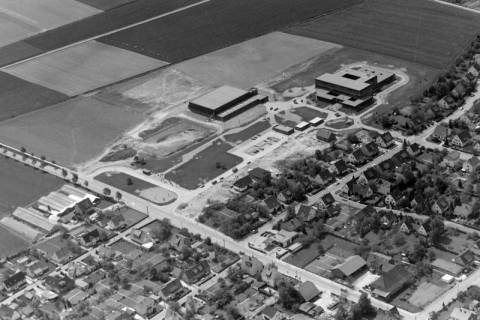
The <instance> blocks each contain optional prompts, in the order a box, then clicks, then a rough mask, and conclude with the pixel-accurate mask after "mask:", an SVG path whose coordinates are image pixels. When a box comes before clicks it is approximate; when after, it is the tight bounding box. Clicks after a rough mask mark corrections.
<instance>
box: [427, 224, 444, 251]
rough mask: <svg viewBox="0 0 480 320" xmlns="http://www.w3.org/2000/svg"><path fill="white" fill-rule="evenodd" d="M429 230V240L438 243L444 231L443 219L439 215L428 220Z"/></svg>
mask: <svg viewBox="0 0 480 320" xmlns="http://www.w3.org/2000/svg"><path fill="white" fill-rule="evenodd" d="M430 230H431V231H430V240H431V241H432V243H433V244H434V245H437V244H439V243H440V241H441V240H442V236H443V233H444V232H445V225H444V223H443V220H442V219H441V218H439V217H435V218H433V219H432V220H430Z"/></svg>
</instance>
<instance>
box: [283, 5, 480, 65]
mask: <svg viewBox="0 0 480 320" xmlns="http://www.w3.org/2000/svg"><path fill="white" fill-rule="evenodd" d="M479 30H480V19H479V16H478V14H476V13H474V12H469V11H467V10H463V9H462V8H455V7H452V6H447V5H444V4H441V3H437V2H434V1H418V0H402V1H397V0H369V1H363V2H362V3H360V4H357V5H355V6H352V7H350V8H348V9H345V10H341V11H337V12H336V13H333V14H331V15H326V16H320V17H317V18H315V19H312V20H310V21H307V22H305V23H302V24H298V25H295V26H292V27H290V28H288V30H286V32H289V33H293V34H296V35H301V36H305V37H312V38H315V39H320V40H324V41H331V42H335V43H339V44H342V45H345V46H350V47H354V48H359V49H363V50H368V51H371V52H375V53H381V54H385V55H389V56H392V57H396V58H400V59H404V60H408V61H412V62H417V63H420V64H423V65H427V66H431V67H434V68H448V66H449V64H450V63H451V62H453V60H454V59H455V58H456V56H457V55H459V54H461V53H462V51H463V50H464V49H465V48H466V46H467V45H468V44H469V43H470V42H471V41H472V39H473V38H474V37H475V36H476V35H477V34H478V33H479Z"/></svg>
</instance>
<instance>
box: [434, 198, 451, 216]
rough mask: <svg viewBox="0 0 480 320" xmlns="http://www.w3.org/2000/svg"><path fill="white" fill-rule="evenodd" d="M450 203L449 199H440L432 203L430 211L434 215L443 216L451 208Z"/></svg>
mask: <svg viewBox="0 0 480 320" xmlns="http://www.w3.org/2000/svg"><path fill="white" fill-rule="evenodd" d="M450 203H451V199H448V198H444V197H442V198H440V199H438V200H436V201H435V202H434V203H433V205H432V211H433V212H435V213H436V214H441V215H443V214H444V213H446V212H447V211H448V210H449V209H450V207H451V205H450Z"/></svg>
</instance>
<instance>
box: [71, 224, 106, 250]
mask: <svg viewBox="0 0 480 320" xmlns="http://www.w3.org/2000/svg"><path fill="white" fill-rule="evenodd" d="M77 239H78V241H79V242H80V244H81V245H82V246H84V247H93V246H96V245H97V244H98V243H99V242H100V241H101V234H100V231H99V230H98V229H96V228H95V229H93V230H90V231H86V232H84V233H82V234H80V235H79V236H78V238H77Z"/></svg>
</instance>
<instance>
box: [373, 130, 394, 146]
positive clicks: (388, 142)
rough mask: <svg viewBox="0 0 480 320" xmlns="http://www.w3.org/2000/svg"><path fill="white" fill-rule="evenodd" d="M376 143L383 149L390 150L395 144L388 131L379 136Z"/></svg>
mask: <svg viewBox="0 0 480 320" xmlns="http://www.w3.org/2000/svg"><path fill="white" fill-rule="evenodd" d="M375 142H376V143H377V144H378V145H379V146H380V147H382V148H390V147H391V146H393V145H394V144H395V141H394V140H393V137H392V135H391V133H390V132H388V131H387V132H385V133H382V134H381V135H379V136H378V137H377V139H375Z"/></svg>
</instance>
